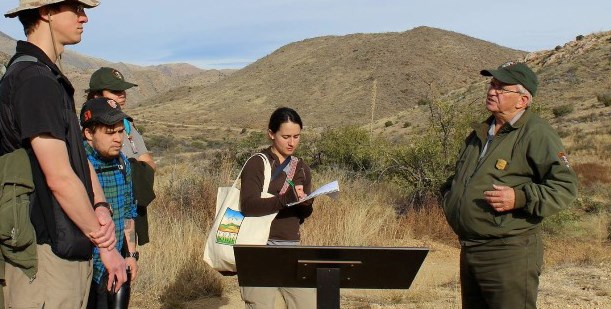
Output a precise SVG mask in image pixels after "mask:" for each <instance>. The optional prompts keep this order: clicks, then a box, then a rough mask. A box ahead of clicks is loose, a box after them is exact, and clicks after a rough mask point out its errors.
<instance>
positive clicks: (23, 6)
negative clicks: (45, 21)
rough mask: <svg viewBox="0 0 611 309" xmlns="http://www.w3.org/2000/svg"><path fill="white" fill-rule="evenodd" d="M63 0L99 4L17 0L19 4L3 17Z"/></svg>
mask: <svg viewBox="0 0 611 309" xmlns="http://www.w3.org/2000/svg"><path fill="white" fill-rule="evenodd" d="M64 1H73V2H79V3H80V4H82V5H83V6H84V7H86V8H88V9H89V8H93V7H96V6H98V5H99V4H100V1H98V0H19V6H18V7H16V8H14V9H12V10H10V11H8V12H6V13H5V14H4V17H9V18H13V17H16V16H17V14H18V13H19V12H21V11H25V10H30V9H36V8H39V7H43V6H45V5H49V4H54V3H59V2H64Z"/></svg>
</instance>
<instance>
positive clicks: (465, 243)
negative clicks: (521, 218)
mask: <svg viewBox="0 0 611 309" xmlns="http://www.w3.org/2000/svg"><path fill="white" fill-rule="evenodd" d="M539 231H540V229H539V227H535V228H532V229H530V230H527V231H524V232H522V233H520V234H516V235H509V236H503V237H492V238H484V239H459V242H460V246H461V247H473V246H479V245H483V244H489V243H491V242H494V241H499V240H504V239H505V240H506V239H511V238H523V237H529V236H532V235H535V234H538V233H539Z"/></svg>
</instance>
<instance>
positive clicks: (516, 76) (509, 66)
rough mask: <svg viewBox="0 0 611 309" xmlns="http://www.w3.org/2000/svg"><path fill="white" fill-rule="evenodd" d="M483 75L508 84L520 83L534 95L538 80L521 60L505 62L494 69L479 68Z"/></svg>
mask: <svg viewBox="0 0 611 309" xmlns="http://www.w3.org/2000/svg"><path fill="white" fill-rule="evenodd" d="M479 73H480V74H481V75H483V76H492V77H494V78H496V79H497V80H499V81H500V82H503V83H505V84H508V85H517V84H520V85H522V86H524V88H526V90H528V92H530V94H531V95H532V96H535V93H536V92H537V87H538V86H539V80H538V79H537V75H536V74H535V72H533V71H532V70H531V69H530V68H529V67H528V66H526V64H525V63H523V62H513V61H511V62H507V63H504V64H502V65H501V66H499V67H498V68H497V69H496V70H481V71H480V72H479Z"/></svg>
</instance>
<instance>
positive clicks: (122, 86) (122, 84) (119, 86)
mask: <svg viewBox="0 0 611 309" xmlns="http://www.w3.org/2000/svg"><path fill="white" fill-rule="evenodd" d="M132 87H138V85H137V84H134V83H130V82H126V81H117V82H113V83H112V85H109V84H106V85H104V87H103V88H101V89H97V88H95V89H94V88H90V89H89V91H102V90H114V91H122V90H127V89H129V88H132Z"/></svg>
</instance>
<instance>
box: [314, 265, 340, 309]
mask: <svg viewBox="0 0 611 309" xmlns="http://www.w3.org/2000/svg"><path fill="white" fill-rule="evenodd" d="M339 272H340V269H339V268H317V269H316V308H318V309H339Z"/></svg>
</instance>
